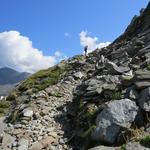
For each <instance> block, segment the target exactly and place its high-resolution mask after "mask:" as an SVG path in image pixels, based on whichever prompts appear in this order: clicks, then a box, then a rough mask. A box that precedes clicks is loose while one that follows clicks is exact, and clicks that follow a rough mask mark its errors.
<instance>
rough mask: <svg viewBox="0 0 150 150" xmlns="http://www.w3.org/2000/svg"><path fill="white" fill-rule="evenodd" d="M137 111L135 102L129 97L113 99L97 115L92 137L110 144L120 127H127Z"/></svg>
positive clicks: (114, 139)
mask: <svg viewBox="0 0 150 150" xmlns="http://www.w3.org/2000/svg"><path fill="white" fill-rule="evenodd" d="M137 112H138V107H137V106H136V103H135V102H133V101H131V100H129V99H122V100H115V101H112V102H110V103H108V104H106V107H105V108H104V110H103V111H102V112H101V113H100V114H99V115H98V116H97V119H96V126H97V127H96V129H95V131H94V132H93V133H92V138H93V139H94V140H96V141H102V142H106V143H108V144H112V143H114V142H115V141H116V138H117V136H118V134H119V133H120V131H121V129H122V128H124V129H125V128H129V127H130V126H131V123H132V122H133V121H134V120H135V117H136V115H137Z"/></svg>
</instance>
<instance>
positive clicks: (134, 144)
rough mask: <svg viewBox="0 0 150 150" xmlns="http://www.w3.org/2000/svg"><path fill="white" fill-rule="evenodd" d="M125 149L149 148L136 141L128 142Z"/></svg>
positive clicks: (138, 149) (147, 149) (142, 149)
mask: <svg viewBox="0 0 150 150" xmlns="http://www.w3.org/2000/svg"><path fill="white" fill-rule="evenodd" d="M125 149H126V150H149V148H146V147H144V146H142V145H140V144H139V143H138V142H134V143H128V144H127V145H126V147H125Z"/></svg>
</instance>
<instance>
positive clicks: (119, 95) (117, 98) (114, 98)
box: [111, 91, 121, 100]
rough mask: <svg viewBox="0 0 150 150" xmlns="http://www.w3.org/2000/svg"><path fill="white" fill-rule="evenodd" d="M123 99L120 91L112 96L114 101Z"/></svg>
mask: <svg viewBox="0 0 150 150" xmlns="http://www.w3.org/2000/svg"><path fill="white" fill-rule="evenodd" d="M120 98H121V92H120V91H114V92H113V95H112V98H111V99H112V100H119V99H120Z"/></svg>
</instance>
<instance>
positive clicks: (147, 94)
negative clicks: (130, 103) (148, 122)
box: [138, 87, 150, 112]
mask: <svg viewBox="0 0 150 150" xmlns="http://www.w3.org/2000/svg"><path fill="white" fill-rule="evenodd" d="M138 105H139V106H140V108H142V109H143V110H144V111H148V112H149V111H150V87H149V88H146V89H144V90H143V91H142V92H141V93H140V98H139V99H138Z"/></svg>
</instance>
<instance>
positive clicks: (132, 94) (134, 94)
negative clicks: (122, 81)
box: [129, 89, 139, 100]
mask: <svg viewBox="0 0 150 150" xmlns="http://www.w3.org/2000/svg"><path fill="white" fill-rule="evenodd" d="M129 98H130V99H133V100H135V99H138V98H139V95H138V93H137V92H136V91H135V90H134V89H131V90H130V92H129Z"/></svg>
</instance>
